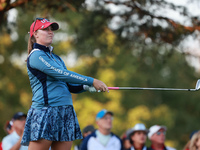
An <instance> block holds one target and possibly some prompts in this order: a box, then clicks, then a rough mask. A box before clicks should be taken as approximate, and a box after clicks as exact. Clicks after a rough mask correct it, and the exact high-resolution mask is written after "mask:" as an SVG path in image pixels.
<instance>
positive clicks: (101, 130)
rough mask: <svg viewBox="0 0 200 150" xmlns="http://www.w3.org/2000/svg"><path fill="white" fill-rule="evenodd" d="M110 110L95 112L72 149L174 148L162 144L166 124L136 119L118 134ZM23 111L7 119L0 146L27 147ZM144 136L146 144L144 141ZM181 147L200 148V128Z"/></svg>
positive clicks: (25, 149)
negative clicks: (93, 120) (136, 121)
mask: <svg viewBox="0 0 200 150" xmlns="http://www.w3.org/2000/svg"><path fill="white" fill-rule="evenodd" d="M113 118H114V114H113V112H111V111H108V110H106V109H103V110H101V111H99V112H98V113H97V115H96V125H97V128H96V129H95V127H94V126H93V125H88V126H86V127H85V128H84V129H83V130H82V134H83V139H82V140H81V143H80V144H79V145H75V146H74V150H176V149H175V148H172V147H169V146H167V145H165V140H166V132H167V127H166V126H164V125H152V126H151V127H150V128H149V129H148V128H146V126H145V125H144V124H143V123H137V124H135V125H134V126H133V127H132V128H130V129H127V131H125V132H124V134H123V135H122V136H121V137H119V136H117V135H116V134H114V133H113V132H111V130H112V126H113V125H112V122H113ZM25 121H26V114H24V113H23V112H17V113H15V114H14V115H13V117H12V119H11V120H10V121H7V122H6V124H5V126H4V130H5V132H6V133H7V136H5V137H4V138H3V139H2V142H1V143H0V144H1V145H0V150H13V149H14V150H28V146H22V145H21V138H22V135H23V131H24V126H25ZM147 138H148V139H149V140H150V144H149V145H146V141H147ZM183 150H200V131H194V132H192V133H191V135H190V140H189V141H188V143H186V145H185V147H184V148H183Z"/></svg>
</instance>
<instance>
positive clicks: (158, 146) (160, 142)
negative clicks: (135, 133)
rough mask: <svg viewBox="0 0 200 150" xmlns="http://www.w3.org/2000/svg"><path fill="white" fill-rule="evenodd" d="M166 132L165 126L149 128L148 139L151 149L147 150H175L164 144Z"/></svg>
mask: <svg viewBox="0 0 200 150" xmlns="http://www.w3.org/2000/svg"><path fill="white" fill-rule="evenodd" d="M166 131H167V127H166V126H160V125H153V126H151V127H150V128H149V133H148V138H149V140H150V141H151V147H149V148H148V150H175V149H174V148H172V147H168V146H165V144H164V143H165V134H166Z"/></svg>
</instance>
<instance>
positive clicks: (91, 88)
mask: <svg viewBox="0 0 200 150" xmlns="http://www.w3.org/2000/svg"><path fill="white" fill-rule="evenodd" d="M83 89H84V90H86V91H89V92H91V93H94V92H97V90H96V89H95V88H94V87H93V86H89V85H83Z"/></svg>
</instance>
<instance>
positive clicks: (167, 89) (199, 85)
mask: <svg viewBox="0 0 200 150" xmlns="http://www.w3.org/2000/svg"><path fill="white" fill-rule="evenodd" d="M108 89H109V90H160V91H198V90H199V89H200V79H198V80H197V83H196V86H195V89H178V88H143V87H108Z"/></svg>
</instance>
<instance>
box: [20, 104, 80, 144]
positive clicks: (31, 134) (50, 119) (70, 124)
mask: <svg viewBox="0 0 200 150" xmlns="http://www.w3.org/2000/svg"><path fill="white" fill-rule="evenodd" d="M82 138H83V137H82V134H81V130H80V127H79V123H78V119H77V117H76V113H75V111H74V107H73V106H72V105H67V106H57V107H51V106H49V107H43V108H42V109H35V108H30V109H29V111H28V114H27V119H26V125H25V129H24V134H23V137H22V141H21V144H22V145H26V146H28V145H29V142H30V141H37V140H39V139H46V140H49V141H74V140H76V139H82Z"/></svg>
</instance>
